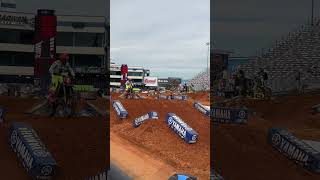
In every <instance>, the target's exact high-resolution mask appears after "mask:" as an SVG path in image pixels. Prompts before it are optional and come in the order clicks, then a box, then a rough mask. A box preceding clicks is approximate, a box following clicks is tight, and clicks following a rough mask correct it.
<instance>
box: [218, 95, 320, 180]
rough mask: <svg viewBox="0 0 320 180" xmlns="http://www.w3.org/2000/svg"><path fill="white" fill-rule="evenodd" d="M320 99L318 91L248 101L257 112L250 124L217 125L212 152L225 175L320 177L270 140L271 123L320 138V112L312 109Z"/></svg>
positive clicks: (238, 178)
mask: <svg viewBox="0 0 320 180" xmlns="http://www.w3.org/2000/svg"><path fill="white" fill-rule="evenodd" d="M319 102H320V96H315V95H313V96H308V95H305V96H301V97H294V96H290V97H277V98H276V99H274V100H271V101H253V100H246V101H244V102H243V104H244V105H246V106H247V107H249V108H250V109H251V110H254V111H255V112H256V115H255V116H253V117H251V118H250V119H249V123H248V125H242V126H237V125H221V124H215V125H214V127H213V133H214V136H213V143H214V146H213V147H212V155H213V159H214V164H215V167H216V169H217V171H218V172H219V173H220V174H221V175H222V176H223V177H224V178H225V179H236V180H242V179H259V180H260V179H261V180H270V179H292V180H301V179H308V180H309V179H310V180H313V179H314V180H315V179H319V178H320V175H315V174H312V173H310V172H308V171H306V170H305V169H304V168H302V167H301V166H299V165H296V164H295V163H294V162H292V161H290V160H288V159H287V158H286V157H284V156H283V155H282V154H280V153H279V152H278V151H276V150H274V149H273V148H272V146H271V145H270V144H268V143H267V130H268V128H270V127H285V128H288V129H289V130H290V131H291V132H292V133H293V134H295V135H297V136H298V137H300V138H306V139H311V140H318V141H319V140H320V139H319V138H320V134H319V130H320V126H319V125H320V124H319V119H320V116H319V115H312V114H311V111H310V108H311V106H312V105H314V104H318V103H319ZM317 119H318V120H317ZM311 129H312V130H311ZM317 131H318V132H317Z"/></svg>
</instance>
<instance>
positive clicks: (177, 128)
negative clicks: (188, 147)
mask: <svg viewBox="0 0 320 180" xmlns="http://www.w3.org/2000/svg"><path fill="white" fill-rule="evenodd" d="M167 124H168V126H169V127H170V128H171V129H172V130H173V131H174V132H175V133H176V134H177V135H179V136H180V137H181V138H182V139H183V140H184V141H185V142H186V143H189V144H191V143H195V142H197V140H198V136H199V135H198V133H197V132H196V131H195V130H193V129H192V128H191V127H190V126H189V125H188V124H186V123H185V122H184V121H183V120H182V119H181V118H180V117H178V116H177V115H176V114H174V113H168V115H167Z"/></svg>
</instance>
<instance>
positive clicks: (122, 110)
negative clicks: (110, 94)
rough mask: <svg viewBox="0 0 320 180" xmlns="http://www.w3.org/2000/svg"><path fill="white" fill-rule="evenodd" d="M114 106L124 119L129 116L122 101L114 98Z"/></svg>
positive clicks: (119, 115)
mask: <svg viewBox="0 0 320 180" xmlns="http://www.w3.org/2000/svg"><path fill="white" fill-rule="evenodd" d="M112 107H113V109H114V110H115V111H116V113H117V115H118V117H119V118H121V119H124V118H127V116H128V111H127V110H126V109H125V108H124V107H123V105H122V104H121V102H120V101H118V100H114V101H113V102H112Z"/></svg>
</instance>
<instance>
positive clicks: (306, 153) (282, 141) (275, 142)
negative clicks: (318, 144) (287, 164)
mask: <svg viewBox="0 0 320 180" xmlns="http://www.w3.org/2000/svg"><path fill="white" fill-rule="evenodd" d="M268 143H270V144H271V145H272V146H273V147H274V148H275V149H277V150H278V151H279V152H280V153H282V154H283V155H285V156H286V157H288V158H289V159H291V160H293V161H294V162H296V163H297V164H300V165H301V166H303V167H304V168H306V169H308V170H310V171H311V172H315V173H320V152H319V151H318V150H316V149H314V148H312V147H311V146H310V145H308V144H307V143H305V142H304V141H303V140H301V139H298V138H296V137H295V136H293V135H292V134H291V133H290V132H289V131H288V130H286V129H283V128H270V129H269V131H268Z"/></svg>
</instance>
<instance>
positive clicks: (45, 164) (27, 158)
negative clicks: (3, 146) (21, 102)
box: [9, 122, 57, 179]
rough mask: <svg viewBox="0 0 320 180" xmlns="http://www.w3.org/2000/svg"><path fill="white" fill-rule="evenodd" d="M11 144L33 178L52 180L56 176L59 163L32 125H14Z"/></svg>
mask: <svg viewBox="0 0 320 180" xmlns="http://www.w3.org/2000/svg"><path fill="white" fill-rule="evenodd" d="M9 144H10V146H11V148H12V150H13V151H14V152H15V153H16V155H17V157H18V159H19V160H20V161H21V163H22V165H23V167H24V168H25V170H26V171H27V172H28V173H29V175H30V176H31V177H32V178H34V179H50V178H52V177H53V176H54V174H55V171H56V166H57V163H56V161H55V160H54V159H53V157H52V155H51V154H50V152H49V151H48V150H47V149H46V147H45V145H44V144H43V143H42V142H41V140H40V138H39V137H38V135H37V133H36V132H35V131H34V130H33V128H32V127H31V126H30V125H28V124H27V123H22V122H14V123H12V124H11V126H10V128H9Z"/></svg>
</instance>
